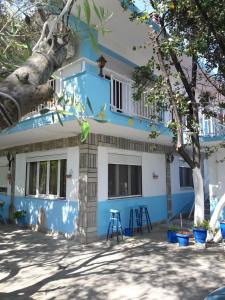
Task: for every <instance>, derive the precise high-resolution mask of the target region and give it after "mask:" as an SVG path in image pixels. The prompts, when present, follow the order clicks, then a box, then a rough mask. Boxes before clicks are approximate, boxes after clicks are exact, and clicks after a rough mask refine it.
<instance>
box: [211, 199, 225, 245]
mask: <svg viewBox="0 0 225 300" xmlns="http://www.w3.org/2000/svg"><path fill="white" fill-rule="evenodd" d="M224 207H225V194H224V195H223V196H222V197H221V198H220V200H219V202H218V203H217V205H216V208H215V210H214V212H213V214H212V217H211V219H210V222H209V226H210V228H211V231H212V232H214V231H215V229H216V228H217V221H218V219H219V217H220V214H221V212H222V210H223V208H224ZM212 239H213V235H212V234H208V237H207V240H212ZM221 239H222V235H221V232H220V231H218V233H217V234H216V236H215V237H214V241H215V242H219V241H220V240H221Z"/></svg>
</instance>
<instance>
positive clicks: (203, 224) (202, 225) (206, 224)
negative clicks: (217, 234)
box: [194, 220, 210, 230]
mask: <svg viewBox="0 0 225 300" xmlns="http://www.w3.org/2000/svg"><path fill="white" fill-rule="evenodd" d="M194 228H203V229H205V230H210V225H209V221H208V220H203V221H201V222H197V223H196V224H195V225H194Z"/></svg>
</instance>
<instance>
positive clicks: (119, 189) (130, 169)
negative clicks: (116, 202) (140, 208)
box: [108, 164, 142, 198]
mask: <svg viewBox="0 0 225 300" xmlns="http://www.w3.org/2000/svg"><path fill="white" fill-rule="evenodd" d="M139 195H142V168H141V166H133V165H122V164H121V165H120V164H109V165H108V196H109V198H112V197H123V196H139Z"/></svg>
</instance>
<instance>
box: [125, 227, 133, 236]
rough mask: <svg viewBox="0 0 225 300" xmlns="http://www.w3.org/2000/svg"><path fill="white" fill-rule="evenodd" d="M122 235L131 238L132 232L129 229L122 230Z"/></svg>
mask: <svg viewBox="0 0 225 300" xmlns="http://www.w3.org/2000/svg"><path fill="white" fill-rule="evenodd" d="M124 235H125V236H132V230H131V229H130V228H125V229H124Z"/></svg>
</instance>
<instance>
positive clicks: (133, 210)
mask: <svg viewBox="0 0 225 300" xmlns="http://www.w3.org/2000/svg"><path fill="white" fill-rule="evenodd" d="M134 214H135V220H136V224H137V228H138V231H140V215H139V207H131V208H130V218H129V230H130V232H131V236H133V233H134Z"/></svg>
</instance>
